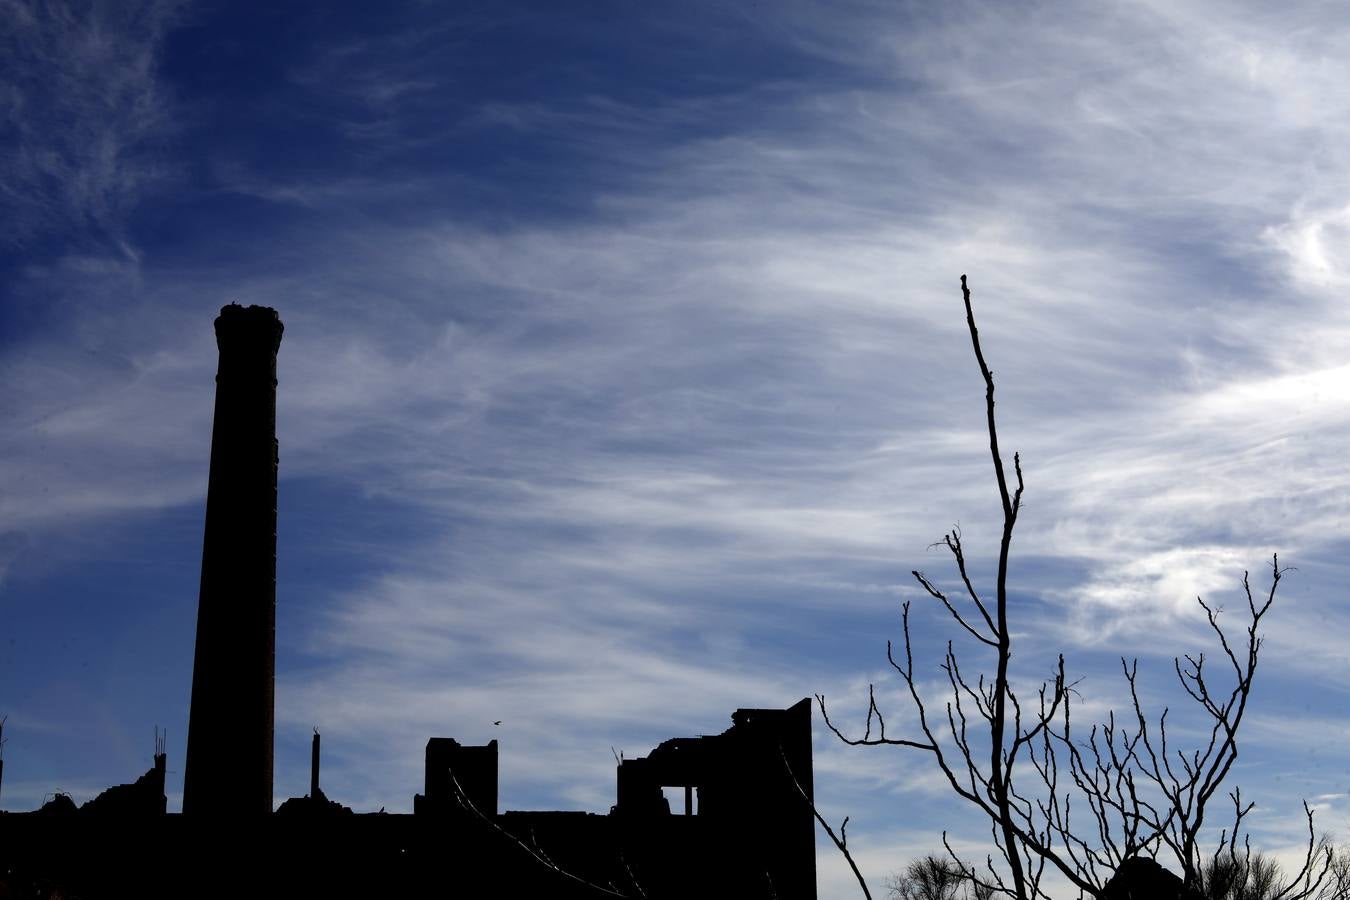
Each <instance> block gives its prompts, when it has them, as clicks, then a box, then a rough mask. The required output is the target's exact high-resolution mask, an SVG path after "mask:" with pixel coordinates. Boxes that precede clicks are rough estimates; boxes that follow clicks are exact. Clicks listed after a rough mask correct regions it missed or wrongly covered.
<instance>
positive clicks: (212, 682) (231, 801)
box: [183, 303, 282, 817]
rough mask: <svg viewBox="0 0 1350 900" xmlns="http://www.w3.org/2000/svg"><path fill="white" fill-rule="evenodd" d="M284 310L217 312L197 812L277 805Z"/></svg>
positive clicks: (193, 807)
mask: <svg viewBox="0 0 1350 900" xmlns="http://www.w3.org/2000/svg"><path fill="white" fill-rule="evenodd" d="M281 332H282V325H281V319H280V317H278V316H277V312H276V310H274V309H269V308H267V307H265V306H250V307H248V308H244V307H242V306H239V305H238V304H233V303H232V304H230V305H229V306H226V307H224V308H223V309H221V311H220V316H219V318H217V319H216V345H217V346H218V347H219V348H220V367H219V369H218V370H217V372H216V412H215V424H214V427H213V429H212V432H211V477H210V482H209V484H208V486H207V491H206V535H205V538H204V540H203V542H202V583H201V594H200V597H199V599H198V605H197V651H196V657H195V659H194V663H193V670H192V711H191V714H190V718H189V720H188V742H187V761H186V768H185V771H184V774H183V812H184V814H186V815H189V816H193V817H196V816H233V817H238V816H262V815H265V814H267V813H270V812H271V811H272V713H273V687H274V681H275V653H276V609H277V589H276V584H277V438H276V434H277V349H278V348H279V347H280V346H281Z"/></svg>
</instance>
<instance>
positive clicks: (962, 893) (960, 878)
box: [886, 854, 991, 900]
mask: <svg viewBox="0 0 1350 900" xmlns="http://www.w3.org/2000/svg"><path fill="white" fill-rule="evenodd" d="M886 888H887V891H888V893H889V895H890V900H989V895H990V893H991V892H990V891H989V890H988V889H987V888H983V887H980V886H979V885H973V884H971V882H970V879H968V878H967V877H966V876H965V873H963V872H962V871H961V869H960V868H958V867H957V866H955V865H953V863H952V862H951V860H949V859H947V858H945V857H942V856H934V855H932V854H929V855H928V856H925V857H923V858H922V859H916V860H914V861H913V862H911V863H910V864H909V865H908V866H906V867H905V871H904V872H902V873H899V874H896V875H893V876H891V878H890V879H889V881H888V883H887V885H886Z"/></svg>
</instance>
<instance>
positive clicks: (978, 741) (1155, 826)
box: [817, 275, 1331, 900]
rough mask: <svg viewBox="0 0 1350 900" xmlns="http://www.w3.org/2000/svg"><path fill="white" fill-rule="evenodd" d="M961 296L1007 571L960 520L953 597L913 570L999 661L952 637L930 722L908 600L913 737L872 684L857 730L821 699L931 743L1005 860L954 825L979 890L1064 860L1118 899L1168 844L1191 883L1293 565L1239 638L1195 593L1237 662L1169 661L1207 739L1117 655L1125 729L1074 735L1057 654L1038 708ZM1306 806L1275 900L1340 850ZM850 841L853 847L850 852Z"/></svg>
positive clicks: (1283, 899) (1084, 881)
mask: <svg viewBox="0 0 1350 900" xmlns="http://www.w3.org/2000/svg"><path fill="white" fill-rule="evenodd" d="M961 292H962V297H963V299H964V303H965V312H966V324H967V327H968V330H969V332H970V340H971V345H972V347H973V348H974V352H975V360H976V362H977V363H978V365H979V368H980V373H981V375H983V377H984V384H985V413H986V421H987V427H988V434H989V451H990V455H991V457H992V460H993V465H994V477H995V481H996V483H997V487H998V494H999V500H1000V503H1001V507H1002V513H1003V528H1002V537H1001V540H1000V543H999V553H998V567H997V575H996V580H995V582H994V591H993V596H992V597H990V596H988V595H987V594H982V592H981V591H980V590H978V589H977V588H976V585H975V580H974V579H973V578H972V575H971V572H970V567H969V566H968V564H967V561H966V556H965V547H964V546H963V545H962V542H961V531H960V529H959V528H953V529H952V530H951V531H949V532H948V533H947V534H946V535H944V536H943V538H942V540H941V542H940V544H941V545H942V546H945V547H946V549H947V550H948V551H949V552H950V554H951V556H952V558H953V560H954V562H955V566H956V572H957V575H958V576H959V581H960V587H959V588H958V589H957V592H949V591H945V590H943V589H942V588H941V587H939V585H938V584H937V583H936V582H934V581H933V580H932V579H930V578H928V577H927V576H926V575H924V574H923V573H922V572H919V571H917V570H915V571H914V572H913V575H914V578H915V579H916V580H917V582H918V583H919V585H920V586H921V587H922V588H923V589H924V591H925V592H926V593H927V594H928V595H929V596H930V597H931V598H933V599H935V600H937V601H938V602H940V603H941V604H942V606H943V607H944V608H945V609H946V611H947V613H948V614H949V615H950V617H951V619H952V620H953V621H954V622H955V623H956V624H957V625H958V626H960V629H961V631H962V632H964V636H965V637H966V638H967V639H969V640H972V641H973V642H974V643H975V645H976V647H977V648H978V649H980V650H981V651H982V652H984V653H987V654H991V655H992V657H993V662H992V668H993V671H992V673H983V672H982V673H980V674H978V675H974V676H972V675H971V674H969V670H963V669H962V668H961V665H960V663H959V661H958V658H957V654H956V651H955V649H954V644H953V642H951V641H948V643H947V650H946V654H945V657H944V660H943V662H942V664H941V670H942V671H943V672H944V673H945V675H946V678H947V681H948V685H949V687H950V694H949V698H948V700H947V702H946V704H945V709H944V710H943V711H942V712H943V713H944V714H940V715H939V716H937V717H936V721H934V720H933V719H931V718H930V713H929V709H928V706H927V705H926V704H925V701H924V700H923V698H922V697H921V696H920V692H919V686H918V684H917V682H916V679H915V674H914V657H913V647H912V644H911V641H910V630H909V613H910V603H909V602H908V601H907V602H905V603H904V604H903V607H902V615H901V625H902V633H903V638H904V643H903V648H902V653H901V654H900V658H899V659H897V657H896V653H895V650H894V648H893V646H892V644H891V642H889V641H888V642H887V645H886V658H887V660H888V662H889V663H890V665H891V667H892V668H893V669H894V670H895V671H896V673H898V675H899V677H900V679H901V681H902V682H903V683H904V685H905V686H906V688H907V689H908V693H909V696H910V700H911V702H912V706H913V709H914V712H915V714H916V718H917V723H916V724H917V734H912V735H910V736H908V737H893V736H892V735H890V734H888V733H887V730H886V722H885V719H884V718H883V714H882V710H881V709H880V708H879V707H878V705H877V699H876V693H875V690H874V689H873V687H872V686H870V685H869V688H868V705H867V718H866V726H865V730H864V732H863V734H862V735H861V736H860V737H859V736H855V737H850V736H848V735H846V734H844V733H843V732H842V731H841V730H840V729H839V728H837V727H836V726H835V725H834V723H833V722H832V721H831V719H830V716H829V713H828V711H827V709H826V705H825V697H824V696H823V695H817V701H818V703H819V705H820V711H821V715H822V716H823V717H824V719H825V723H826V725H827V726H828V727H829V728H830V729H831V730H832V731H833V732H834V733H835V735H836V736H837V737H839V738H840V739H841V740H843V741H844V742H845V743H847V744H850V745H854V746H898V747H911V748H915V749H919V750H922V751H925V752H927V753H930V754H932V756H933V759H934V761H935V762H936V764H937V766H938V768H939V769H940V770H941V772H942V774H943V775H944V776H945V777H946V779H947V783H948V785H949V786H950V788H951V790H952V791H953V792H954V793H955V794H956V795H957V796H959V797H961V798H962V799H963V800H965V801H966V802H967V803H969V804H971V805H972V806H974V807H976V808H977V809H978V810H980V811H981V812H982V813H984V815H985V817H987V819H988V821H989V823H990V827H991V832H992V836H993V841H994V845H995V847H996V849H997V851H998V856H999V857H1000V859H1001V864H999V865H996V864H995V862H994V855H993V854H990V855H989V856H987V857H986V859H985V862H984V865H983V866H982V867H979V868H977V867H976V866H974V865H971V864H970V863H967V862H965V861H963V860H962V859H961V858H960V857H959V856H958V855H957V854H956V853H955V852H954V851H952V849H951V846H950V844H949V843H948V841H947V837H946V834H945V833H944V835H943V843H944V845H945V846H946V847H947V850H948V853H949V854H950V857H951V860H952V864H953V865H954V866H955V867H956V868H957V869H958V870H959V871H960V872H961V874H962V875H963V877H964V878H966V879H967V880H968V882H969V883H970V884H972V885H976V886H979V887H980V888H981V889H983V890H987V891H992V892H997V893H999V894H1002V895H1006V896H1009V897H1016V898H1018V900H1031V898H1037V897H1046V896H1047V894H1046V893H1045V891H1044V890H1043V889H1042V880H1043V878H1044V876H1045V874H1046V873H1047V871H1053V872H1056V873H1058V875H1059V876H1061V877H1062V878H1064V879H1066V880H1067V881H1068V882H1069V883H1070V884H1071V885H1072V886H1073V887H1074V888H1076V889H1077V890H1078V891H1079V892H1080V893H1081V894H1082V895H1084V896H1088V897H1093V898H1104V897H1108V896H1109V895H1110V894H1109V892H1108V888H1107V885H1108V882H1109V881H1110V879H1111V877H1112V876H1113V875H1114V874H1115V873H1116V872H1117V871H1119V870H1120V868H1121V864H1122V863H1123V862H1125V861H1127V860H1130V859H1133V858H1135V857H1139V856H1145V857H1148V856H1155V855H1157V853H1158V852H1159V851H1163V852H1164V853H1165V854H1166V855H1170V856H1171V857H1172V858H1173V860H1174V862H1175V864H1176V865H1178V866H1179V867H1180V868H1181V869H1182V873H1183V874H1182V878H1181V880H1182V882H1183V883H1184V888H1185V889H1186V890H1191V891H1193V890H1194V889H1195V888H1196V887H1197V886H1198V885H1199V884H1200V883H1201V880H1202V877H1203V876H1202V871H1201V868H1202V865H1203V859H1202V854H1201V849H1200V839H1201V830H1202V828H1204V827H1205V826H1206V825H1207V824H1209V822H1208V819H1207V814H1208V813H1209V812H1210V805H1211V801H1212V800H1213V799H1214V797H1215V795H1216V793H1217V792H1218V790H1219V788H1220V786H1221V784H1222V783H1223V781H1224V779H1225V778H1226V776H1227V775H1228V774H1229V771H1230V770H1231V768H1232V765H1233V762H1234V760H1235V759H1236V758H1237V752H1238V745H1237V733H1238V729H1239V726H1240V725H1241V723H1242V719H1243V716H1244V714H1245V712H1246V709H1247V701H1248V698H1249V697H1250V694H1251V689H1252V680H1253V678H1254V676H1255V673H1256V665H1257V659H1258V654H1259V651H1260V647H1261V637H1260V635H1259V626H1260V624H1261V620H1262V618H1263V617H1264V616H1265V614H1266V613H1267V611H1268V610H1269V609H1270V607H1271V604H1272V603H1273V602H1274V599H1275V593H1276V588H1277V587H1278V585H1279V583H1280V579H1281V577H1282V576H1283V575H1284V573H1285V572H1286V571H1287V570H1285V569H1281V568H1280V565H1279V558H1278V557H1275V558H1274V559H1273V561H1272V565H1271V570H1272V577H1271V582H1270V586H1269V589H1268V591H1267V592H1265V593H1264V594H1255V593H1253V590H1252V587H1251V583H1250V580H1249V578H1248V577H1247V575H1246V574H1245V573H1244V575H1243V580H1242V584H1243V588H1244V591H1245V593H1246V599H1247V604H1246V606H1247V610H1246V612H1247V621H1246V623H1245V629H1244V630H1245V634H1244V636H1243V639H1241V640H1238V641H1233V640H1231V639H1230V637H1229V633H1228V632H1227V631H1225V629H1224V628H1223V627H1222V626H1221V625H1220V621H1219V611H1218V610H1217V609H1216V608H1215V607H1214V606H1212V605H1210V604H1208V603H1206V602H1205V601H1204V600H1203V599H1200V598H1197V602H1198V603H1199V604H1200V607H1201V608H1202V609H1203V610H1204V613H1205V617H1206V619H1207V621H1208V623H1209V628H1210V630H1211V631H1212V632H1213V634H1214V637H1215V638H1216V639H1217V642H1218V645H1219V647H1220V648H1221V650H1222V656H1221V657H1220V658H1219V661H1220V666H1221V668H1222V669H1223V670H1226V669H1228V668H1231V673H1228V674H1227V675H1224V674H1222V672H1221V676H1220V677H1219V678H1216V677H1215V676H1214V672H1213V669H1212V668H1207V667H1206V658H1205V656H1204V655H1203V654H1201V655H1197V656H1190V655H1186V656H1185V657H1184V659H1185V662H1184V663H1183V662H1182V658H1178V659H1176V660H1175V661H1174V663H1175V665H1174V667H1175V671H1176V675H1177V678H1178V679H1179V681H1180V683H1181V686H1182V688H1183V689H1184V690H1185V692H1186V694H1187V696H1188V697H1189V698H1190V700H1191V701H1193V703H1194V704H1195V706H1196V708H1197V710H1198V712H1199V714H1200V715H1201V717H1202V718H1207V719H1208V721H1209V723H1210V726H1209V728H1208V735H1207V738H1206V739H1205V740H1204V741H1203V742H1202V745H1201V746H1199V747H1198V748H1194V749H1191V750H1186V751H1183V750H1180V749H1177V748H1176V747H1174V746H1169V744H1168V731H1167V723H1168V710H1167V709H1164V710H1163V712H1162V714H1161V715H1160V716H1158V718H1157V720H1156V723H1154V722H1153V721H1152V720H1151V719H1150V718H1149V717H1148V716H1147V715H1146V713H1145V711H1144V706H1143V703H1142V702H1141V700H1140V696H1139V690H1138V685H1137V664H1136V661H1133V660H1131V661H1127V660H1125V659H1123V658H1122V659H1121V666H1122V669H1123V671H1124V674H1125V678H1126V681H1127V682H1128V684H1129V688H1130V697H1131V702H1132V709H1131V711H1130V715H1129V719H1130V720H1131V723H1130V724H1128V725H1123V724H1118V723H1117V722H1116V719H1115V716H1114V714H1112V715H1111V716H1110V717H1109V718H1108V720H1107V722H1106V723H1105V724H1102V725H1099V726H1093V727H1092V728H1091V729H1090V731H1089V733H1088V736H1087V739H1086V740H1079V739H1078V738H1077V736H1076V735H1075V734H1074V733H1073V731H1072V729H1071V723H1072V716H1071V711H1072V709H1071V708H1072V702H1071V701H1072V698H1073V696H1074V695H1075V694H1076V691H1075V690H1074V687H1075V684H1076V683H1070V682H1068V681H1067V680H1066V678H1065V672H1064V657H1063V655H1062V654H1061V655H1059V658H1058V662H1057V664H1056V666H1055V668H1054V671H1053V673H1052V675H1051V677H1050V678H1048V679H1046V680H1045V681H1043V682H1041V684H1040V685H1039V686H1038V688H1037V690H1036V691H1035V693H1034V694H1033V696H1032V701H1031V702H1030V703H1027V702H1026V701H1025V697H1024V696H1021V695H1019V693H1018V692H1017V691H1016V690H1015V689H1014V686H1013V684H1012V682H1011V680H1010V678H1009V672H1008V670H1009V663H1010V660H1011V658H1012V650H1013V645H1012V629H1011V627H1010V625H1009V621H1008V589H1007V578H1008V558H1009V553H1010V550H1011V546H1012V537H1013V529H1014V528H1015V526H1016V524H1017V517H1018V513H1019V512H1020V511H1021V506H1022V493H1023V488H1024V483H1023V477H1022V464H1021V458H1020V456H1019V455H1018V454H1016V453H1014V454H1013V458H1012V478H1011V479H1010V478H1009V473H1008V472H1007V468H1006V466H1005V463H1004V458H1003V455H1002V453H1001V452H1000V450H999V441H998V429H997V426H996V423H995V418H994V377H993V373H992V372H991V371H990V369H989V366H988V364H987V363H986V362H985V358H984V353H983V350H982V349H981V346H980V336H979V331H978V330H977V328H976V326H975V314H974V311H973V309H972V306H971V295H970V289H969V287H968V286H967V284H966V276H964V275H962V276H961ZM1225 661H1226V663H1227V665H1226V666H1225V665H1224V662H1225ZM1221 682H1223V683H1221ZM986 741H987V743H986ZM1027 784H1030V785H1031V786H1030V787H1029V788H1028V787H1027ZM1228 797H1229V798H1230V799H1231V801H1232V805H1233V806H1232V814H1233V819H1232V825H1231V829H1225V830H1224V832H1223V834H1222V835H1221V836H1220V838H1219V845H1220V847H1221V848H1222V847H1227V848H1228V850H1229V851H1230V853H1231V852H1232V851H1233V850H1234V848H1235V841H1236V839H1237V836H1238V834H1239V831H1240V829H1241V826H1242V820H1243V818H1244V817H1245V816H1246V815H1247V813H1248V812H1250V811H1251V809H1252V804H1250V803H1248V804H1246V805H1244V804H1243V802H1242V799H1241V795H1240V793H1239V792H1236V791H1235V792H1233V793H1231V794H1229V795H1228ZM1084 810H1086V814H1084V812H1083V811H1084ZM1304 810H1305V813H1306V815H1307V819H1308V828H1309V844H1308V852H1307V854H1306V856H1305V859H1304V865H1303V868H1302V870H1301V871H1300V872H1299V873H1298V875H1297V876H1295V878H1294V879H1293V881H1291V882H1290V883H1289V884H1288V885H1286V886H1284V887H1283V888H1282V889H1281V891H1280V892H1278V893H1277V894H1276V895H1274V896H1275V897H1277V898H1278V900H1302V898H1310V897H1313V896H1315V894H1316V892H1317V890H1319V889H1320V886H1321V884H1322V882H1323V881H1324V880H1325V875H1326V872H1327V867H1328V865H1329V864H1330V861H1331V853H1330V849H1329V848H1319V847H1315V846H1314V841H1313V837H1312V834H1313V833H1312V812H1311V810H1310V809H1308V807H1307V804H1304ZM1075 816H1076V817H1075ZM836 843H837V842H836ZM841 849H842V850H845V852H846V848H843V847H841ZM850 862H852V860H851V859H850ZM855 871H856V867H855ZM860 881H861V877H860ZM864 889H865V886H864Z"/></svg>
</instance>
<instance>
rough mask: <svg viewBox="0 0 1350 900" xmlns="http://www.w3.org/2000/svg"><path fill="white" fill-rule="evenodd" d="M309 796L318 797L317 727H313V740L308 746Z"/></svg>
mask: <svg viewBox="0 0 1350 900" xmlns="http://www.w3.org/2000/svg"><path fill="white" fill-rule="evenodd" d="M309 796H310V797H312V798H313V799H315V800H318V799H319V729H317V728H316V729H314V742H313V743H312V744H310V747H309Z"/></svg>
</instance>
